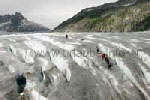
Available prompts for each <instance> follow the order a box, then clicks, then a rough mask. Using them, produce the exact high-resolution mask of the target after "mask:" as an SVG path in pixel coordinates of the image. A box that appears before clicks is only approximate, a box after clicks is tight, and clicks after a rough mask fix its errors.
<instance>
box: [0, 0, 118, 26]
mask: <svg viewBox="0 0 150 100" xmlns="http://www.w3.org/2000/svg"><path fill="white" fill-rule="evenodd" d="M115 1H117V0H0V15H3V14H13V13H14V12H21V13H22V14H23V15H24V16H25V17H26V18H27V19H28V20H30V21H34V22H37V23H40V24H43V25H45V26H47V27H49V28H51V29H53V28H54V27H56V26H57V25H59V24H60V23H62V22H63V21H65V20H67V19H68V18H71V17H72V16H74V15H75V14H77V13H78V12H80V11H81V10H82V9H84V8H88V7H93V6H99V5H102V4H104V3H109V2H115Z"/></svg>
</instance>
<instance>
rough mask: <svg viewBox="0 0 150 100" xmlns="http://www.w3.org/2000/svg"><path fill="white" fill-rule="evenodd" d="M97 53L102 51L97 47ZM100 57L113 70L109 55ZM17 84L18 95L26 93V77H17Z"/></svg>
mask: <svg viewBox="0 0 150 100" xmlns="http://www.w3.org/2000/svg"><path fill="white" fill-rule="evenodd" d="M65 37H66V39H68V38H69V37H68V35H67V34H66V36H65ZM96 52H97V53H99V52H100V49H99V47H98V46H96ZM100 57H101V59H102V60H103V61H104V62H105V63H106V65H107V67H108V69H111V68H112V64H111V62H110V60H109V57H108V55H107V54H105V53H103V54H101V56H100ZM16 83H17V86H18V93H20V94H21V93H23V92H24V88H25V86H26V84H27V80H26V78H25V76H24V75H18V76H17V77H16Z"/></svg>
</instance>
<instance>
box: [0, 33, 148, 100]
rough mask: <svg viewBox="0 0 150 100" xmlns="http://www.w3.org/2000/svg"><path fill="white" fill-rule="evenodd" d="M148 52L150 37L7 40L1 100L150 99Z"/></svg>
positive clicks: (0, 44)
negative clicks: (103, 56)
mask: <svg viewBox="0 0 150 100" xmlns="http://www.w3.org/2000/svg"><path fill="white" fill-rule="evenodd" d="M148 47H150V32H146V33H132V34H131V33H129V34H99V33H86V34H83V33H75V34H71V35H69V39H66V38H65V34H57V33H51V34H48V33H47V34H44V33H42V34H34V35H33V34H30V35H26V34H25V35H8V36H1V37H0V77H1V78H0V100H150V77H149V76H150V62H149V61H150V51H149V48H148ZM97 48H99V50H98V49H97ZM97 51H98V52H97ZM104 53H105V54H107V55H108V57H109V60H110V62H111V65H112V68H111V69H108V66H107V63H106V62H105V61H104V60H103V59H102V58H101V54H104ZM21 75H22V76H21ZM18 77H19V78H18ZM16 79H17V80H16ZM19 80H20V81H19ZM25 83H26V84H25ZM19 84H20V85H19ZM22 84H23V85H22ZM23 87H24V88H23ZM20 89H22V90H20ZM19 91H23V93H22V94H20V93H18V92H19Z"/></svg>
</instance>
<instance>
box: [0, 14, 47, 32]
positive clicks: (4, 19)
mask: <svg viewBox="0 0 150 100" xmlns="http://www.w3.org/2000/svg"><path fill="white" fill-rule="evenodd" d="M0 30H1V31H7V32H49V31H50V29H49V28H47V27H45V26H43V25H41V24H38V23H35V22H32V21H29V20H28V19H27V18H25V17H24V16H23V15H22V14H21V13H20V12H15V14H12V15H9V14H8V15H0Z"/></svg>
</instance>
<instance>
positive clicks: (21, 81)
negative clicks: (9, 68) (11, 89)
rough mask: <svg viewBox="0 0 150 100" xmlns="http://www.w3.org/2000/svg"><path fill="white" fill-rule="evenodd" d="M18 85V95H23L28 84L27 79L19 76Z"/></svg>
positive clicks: (17, 78)
mask: <svg viewBox="0 0 150 100" xmlns="http://www.w3.org/2000/svg"><path fill="white" fill-rule="evenodd" d="M16 83H17V86H18V93H20V94H21V93H23V92H24V88H25V86H26V84H27V81H26V78H25V77H24V76H23V75H18V76H17V77H16Z"/></svg>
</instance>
